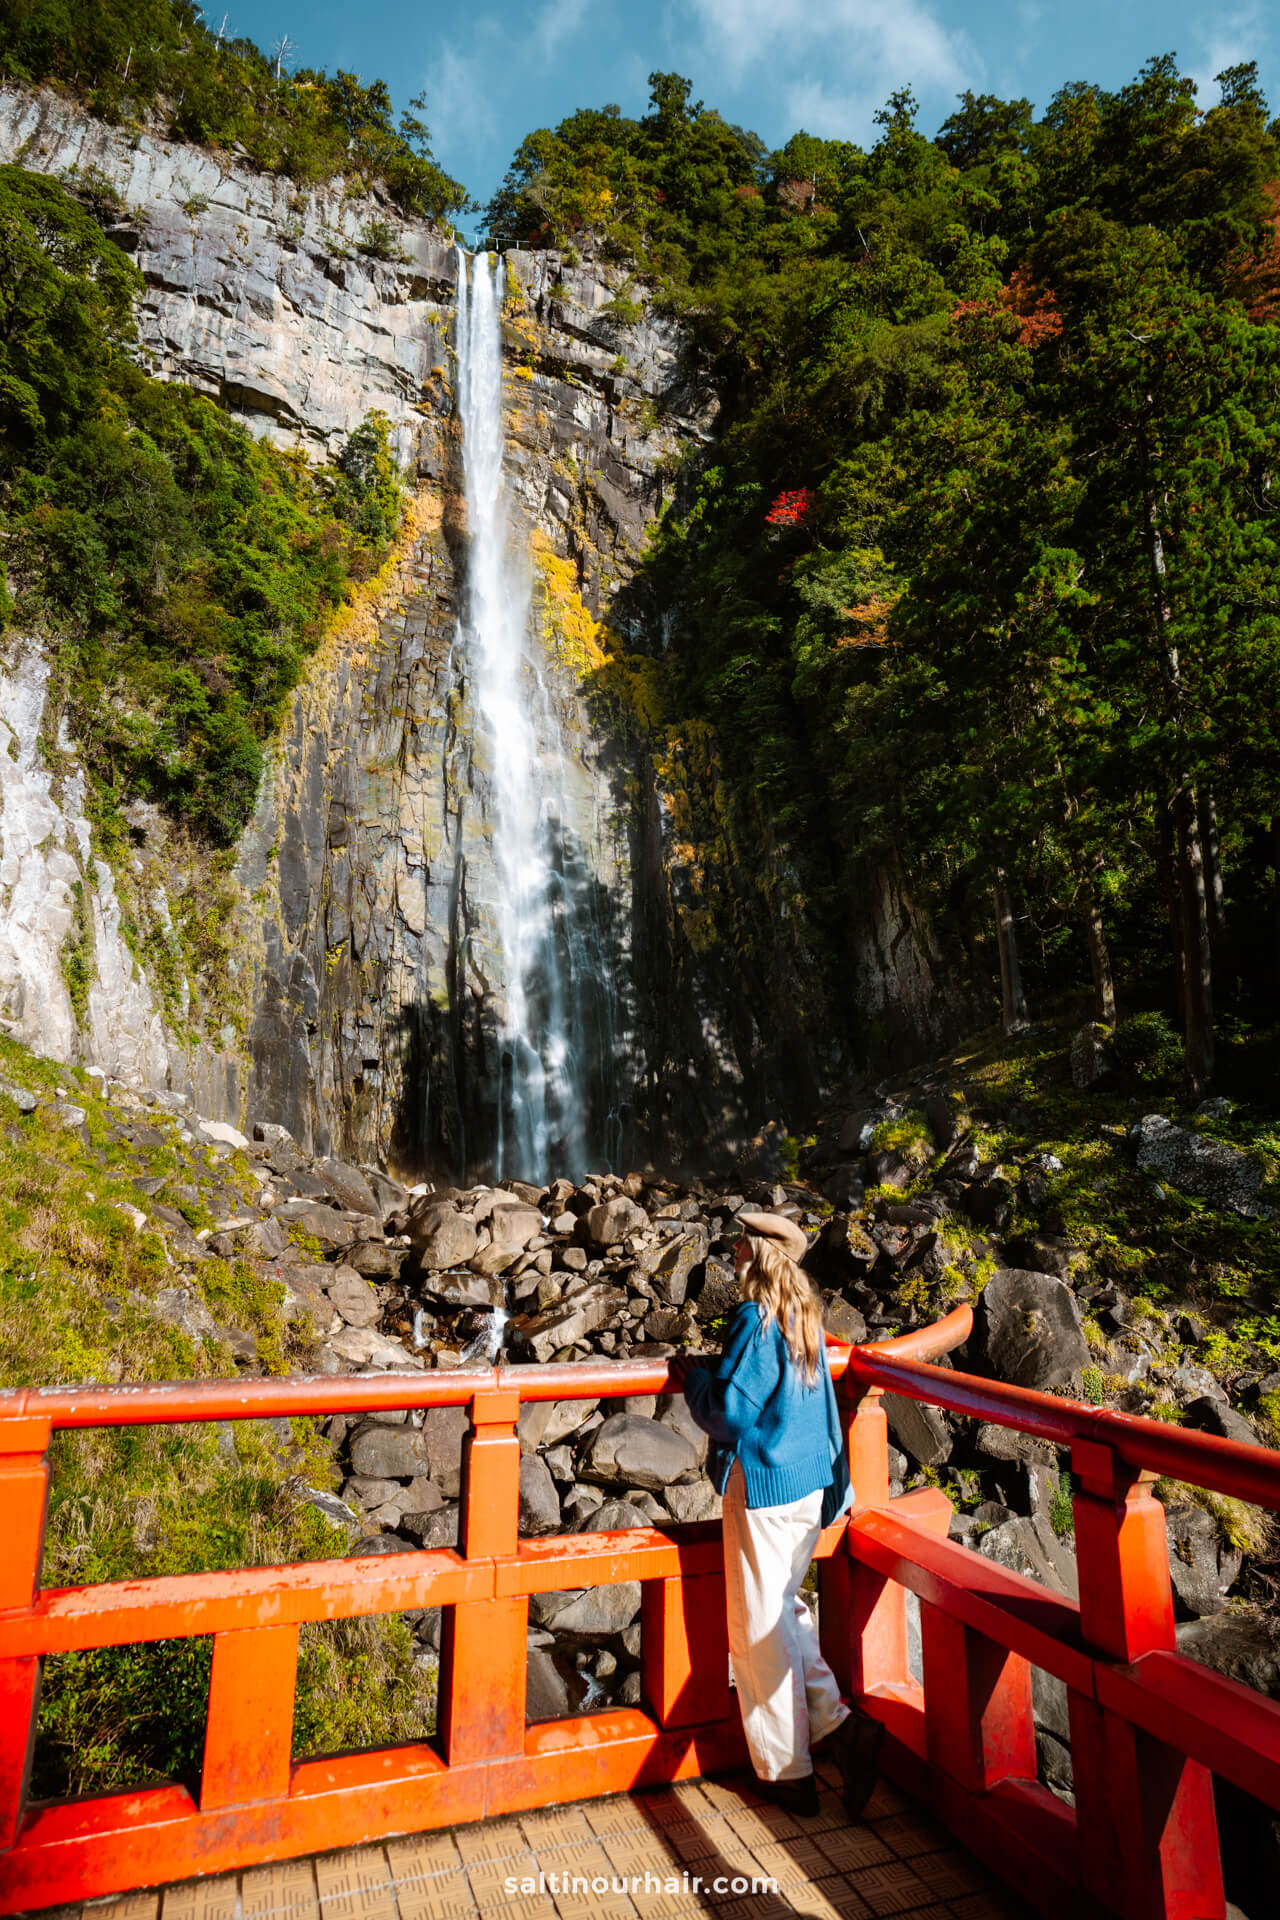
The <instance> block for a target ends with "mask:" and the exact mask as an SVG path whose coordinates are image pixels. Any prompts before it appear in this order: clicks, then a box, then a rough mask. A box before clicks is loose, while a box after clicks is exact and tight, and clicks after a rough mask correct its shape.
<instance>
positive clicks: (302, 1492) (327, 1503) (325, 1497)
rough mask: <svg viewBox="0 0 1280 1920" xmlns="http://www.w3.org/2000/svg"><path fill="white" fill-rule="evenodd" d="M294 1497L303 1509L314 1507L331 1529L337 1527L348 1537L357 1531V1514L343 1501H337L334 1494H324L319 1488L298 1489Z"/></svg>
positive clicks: (358, 1524)
mask: <svg viewBox="0 0 1280 1920" xmlns="http://www.w3.org/2000/svg"><path fill="white" fill-rule="evenodd" d="M296 1497H297V1499H298V1500H299V1501H300V1502H301V1504H302V1505H303V1506H304V1507H314V1508H315V1510H316V1512H317V1513H318V1514H320V1515H322V1516H323V1518H324V1519H326V1520H327V1521H328V1522H329V1525H330V1526H331V1527H339V1528H341V1529H342V1531H343V1532H344V1533H346V1534H348V1535H352V1534H354V1533H356V1532H357V1531H358V1530H359V1526H360V1516H359V1514H358V1513H356V1511H355V1509H354V1508H353V1507H349V1506H348V1505H347V1503H346V1501H345V1500H339V1498H338V1496H337V1494H336V1493H324V1492H322V1491H321V1489H320V1488H319V1487H300V1488H299V1489H298V1493H297V1496H296Z"/></svg>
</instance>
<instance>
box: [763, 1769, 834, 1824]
mask: <svg viewBox="0 0 1280 1920" xmlns="http://www.w3.org/2000/svg"><path fill="white" fill-rule="evenodd" d="M755 1791H756V1793H758V1794H759V1796H760V1798H761V1799H762V1800H767V1801H768V1803H769V1805H770V1806H771V1807H780V1808H781V1810H782V1812H783V1813H792V1814H795V1815H796V1816H797V1817H798V1818H799V1819H801V1820H816V1819H817V1817H818V1813H819V1807H818V1783H817V1781H816V1780H815V1779H814V1777H813V1775H812V1774H811V1773H808V1774H806V1775H805V1776H804V1778H803V1779H802V1780H757V1781H756V1783H755Z"/></svg>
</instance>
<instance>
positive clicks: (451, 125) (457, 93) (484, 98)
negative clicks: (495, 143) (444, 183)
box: [424, 20, 499, 166]
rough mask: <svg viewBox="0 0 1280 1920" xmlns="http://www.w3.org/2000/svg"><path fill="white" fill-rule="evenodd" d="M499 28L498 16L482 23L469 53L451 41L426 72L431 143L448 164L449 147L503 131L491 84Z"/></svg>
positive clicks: (441, 159)
mask: <svg viewBox="0 0 1280 1920" xmlns="http://www.w3.org/2000/svg"><path fill="white" fill-rule="evenodd" d="M496 32H497V26H496V22H494V21H492V20H487V21H479V22H477V31H476V33H475V35H474V37H473V39H472V42H471V46H470V48H469V49H468V50H467V51H466V52H465V53H464V52H462V51H461V50H460V49H459V48H458V47H457V46H455V45H454V44H453V43H452V42H451V41H448V40H446V41H445V43H444V44H443V46H442V47H441V48H440V50H439V52H438V53H437V54H436V55H435V56H434V58H433V59H432V60H431V61H430V62H429V64H428V66H427V71H426V74H425V76H424V91H425V93H426V96H427V124H428V126H429V127H430V128H431V145H432V148H433V150H434V152H435V154H436V157H437V159H439V160H440V161H441V163H442V165H444V166H448V164H449V162H448V158H447V154H448V150H449V148H450V147H451V146H452V147H456V146H459V145H461V144H463V143H467V144H474V142H475V141H476V140H483V139H486V138H492V137H493V136H494V135H495V134H496V133H497V132H498V131H499V127H498V103H497V101H496V100H495V97H494V91H493V88H492V85H491V84H490V81H491V78H492V72H493V59H494V56H495V52H496V49H495V48H494V46H493V40H494V36H495V34H496Z"/></svg>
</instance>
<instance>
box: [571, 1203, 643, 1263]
mask: <svg viewBox="0 0 1280 1920" xmlns="http://www.w3.org/2000/svg"><path fill="white" fill-rule="evenodd" d="M648 1224H649V1216H648V1214H647V1213H646V1212H645V1210H644V1208H643V1207H638V1206H637V1205H636V1203H635V1201H634V1200H628V1199H627V1196H626V1195H625V1194H624V1193H619V1194H615V1196H614V1197H613V1199H612V1200H602V1201H601V1202H600V1204H599V1205H598V1206H595V1207H592V1209H591V1211H590V1212H589V1213H588V1214H587V1216H586V1226H587V1237H588V1239H589V1240H590V1242H591V1244H592V1246H593V1247H598V1248H599V1249H600V1250H601V1251H602V1252H603V1250H604V1249H605V1248H606V1247H616V1246H617V1245H618V1244H619V1243H620V1242H621V1241H623V1240H625V1239H626V1237H627V1235H628V1234H629V1233H642V1232H643V1231H644V1229H645V1228H646V1227H647V1226H648Z"/></svg>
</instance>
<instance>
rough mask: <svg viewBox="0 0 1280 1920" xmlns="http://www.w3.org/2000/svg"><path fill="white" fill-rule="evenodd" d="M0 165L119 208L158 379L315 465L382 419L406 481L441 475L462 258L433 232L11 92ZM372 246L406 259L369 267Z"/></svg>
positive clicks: (369, 205)
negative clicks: (182, 386) (443, 398)
mask: <svg viewBox="0 0 1280 1920" xmlns="http://www.w3.org/2000/svg"><path fill="white" fill-rule="evenodd" d="M0 161H6V162H12V163H14V164H16V165H19V166H23V167H28V168H31V169H32V170H34V171H36V172H40V173H48V174H53V175H54V176H56V177H59V178H63V179H65V180H66V181H67V183H68V184H69V185H70V186H71V187H72V188H75V187H76V185H77V183H79V184H80V185H81V186H83V185H84V184H85V183H92V182H99V183H106V185H107V186H108V187H109V188H110V189H111V190H112V191H113V192H114V194H115V196H117V198H118V202H119V205H118V208H117V209H116V210H114V211H112V210H110V209H107V210H105V211H104V219H105V222H106V225H107V231H108V232H109V233H111V235H112V237H113V238H114V239H116V240H117V241H119V243H120V244H121V245H122V246H124V247H125V248H126V250H127V251H128V252H130V253H132V255H133V257H134V259H135V260H136V262H137V264H138V266H139V268H140V269H141V271H142V274H143V276H144V278H145V280H146V288H145V291H144V292H143V294H142V296H141V298H140V300H139V302H138V305H137V309H136V321H137V329H138V348H139V353H140V357H141V358H142V359H143V361H144V363H145V364H146V366H147V367H148V369H149V371H151V372H153V373H156V374H159V375H160V376H161V377H162V378H165V379H173V380H182V381H184V382H185V383H186V384H187V385H189V386H193V387H196V388H197V389H199V391H201V392H202V393H210V394H212V395H213V396H214V397H215V398H216V399H218V400H220V401H221V402H222V403H223V405H225V406H226V407H227V408H228V409H229V411H230V412H232V413H233V414H236V415H237V416H238V417H239V418H240V419H242V420H243V421H244V422H245V423H246V425H247V426H249V427H250V429H251V430H252V431H253V432H254V433H256V434H259V435H262V436H265V437H268V438H270V439H272V440H275V441H276V442H277V443H279V444H281V445H285V446H301V447H304V448H305V449H306V450H307V451H308V452H309V453H312V454H328V455H333V454H335V453H336V452H337V451H338V449H339V448H340V446H341V444H342V442H343V440H344V439H345V438H346V435H347V434H348V433H350V431H351V429H352V428H353V427H355V426H357V425H358V424H359V422H360V421H361V420H362V419H363V418H364V416H365V414H366V413H368V412H369V411H370V410H371V409H372V408H375V407H376V408H379V409H380V410H381V411H382V412H383V413H385V414H386V416H387V418H388V420H389V421H390V422H391V426H392V430H393V432H394V435H395V440H396V445H397V448H398V450H399V454H400V458H401V462H402V464H403V465H405V466H406V467H407V466H410V465H412V464H415V463H416V464H418V465H419V466H420V467H421V468H422V470H423V471H426V472H430V471H433V470H435V468H436V466H437V464H438V462H439V459H440V453H439V442H438V435H437V427H438V418H439V416H438V414H437V412H436V410H435V408H434V407H433V405H432V400H433V397H435V396H437V395H438V394H439V392H440V390H441V389H442V387H443V385H445V384H447V361H448V355H447V349H446V341H447V338H448V332H449V325H450V315H451V312H452V301H453V276H454V255H453V249H452V247H451V246H450V244H449V242H448V240H447V239H446V237H445V236H444V235H442V234H441V233H439V232H438V231H437V230H436V229H435V228H434V227H430V226H427V225H425V224H423V223H421V222H412V221H402V220H400V219H398V218H397V217H396V216H395V214H394V212H393V211H392V210H391V209H389V208H387V207H385V206H382V205H379V204H377V203H376V202H374V201H370V200H351V199H347V198H346V197H345V196H344V194H343V192H342V189H341V186H340V185H334V186H333V187H332V188H330V189H328V190H311V189H300V188H298V187H297V186H295V185H294V183H293V182H292V181H289V180H282V179H279V178H276V177H274V176H272V175H269V174H262V173H258V172H257V171H255V169H253V168H252V167H250V166H248V165H243V164H240V163H237V162H236V161H234V160H231V159H229V158H228V157H227V156H225V155H221V154H214V153H212V152H205V151H204V150H202V149H200V148H197V147H187V146H182V145H180V144H178V143H177V142H174V141H169V140H163V139H160V138H159V137H158V136H156V135H154V134H151V133H146V132H143V133H133V132H131V131H127V130H125V129H122V128H116V127H108V126H105V125H104V124H103V123H102V122H101V121H99V120H94V119H91V118H90V117H89V116H87V115H85V114H83V113H81V112H80V111H79V110H78V109H77V108H76V106H75V104H74V103H73V102H71V101H67V100H63V99H61V98H60V97H59V96H58V95H56V94H52V93H45V92H39V93H29V92H25V91H18V90H15V89H12V88H9V89H3V90H0ZM375 223H380V224H375ZM382 226H386V227H389V228H390V229H391V231H392V234H393V236H394V238H393V240H392V241H387V240H385V239H384V238H383V236H382V233H381V227H382ZM371 237H372V239H373V240H374V241H376V242H377V243H378V244H380V245H382V246H383V247H384V248H387V249H388V250H390V249H391V248H392V247H394V253H395V256H396V257H394V258H391V259H383V258H379V257H377V255H376V254H374V253H371V252H369V251H368V247H369V245H370V242H371Z"/></svg>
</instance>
